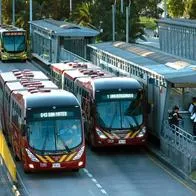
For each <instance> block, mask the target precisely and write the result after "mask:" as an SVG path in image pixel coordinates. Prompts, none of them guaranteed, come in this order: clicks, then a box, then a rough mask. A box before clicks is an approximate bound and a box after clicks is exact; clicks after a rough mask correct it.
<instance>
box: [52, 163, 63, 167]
mask: <svg viewBox="0 0 196 196" xmlns="http://www.w3.org/2000/svg"><path fill="white" fill-rule="evenodd" d="M52 167H53V168H59V167H61V164H60V163H53V164H52Z"/></svg>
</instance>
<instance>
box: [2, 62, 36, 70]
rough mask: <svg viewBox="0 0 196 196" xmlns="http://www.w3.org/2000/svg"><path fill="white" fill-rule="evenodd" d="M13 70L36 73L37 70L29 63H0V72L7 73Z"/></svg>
mask: <svg viewBox="0 0 196 196" xmlns="http://www.w3.org/2000/svg"><path fill="white" fill-rule="evenodd" d="M14 69H19V70H24V69H29V70H32V71H38V70H39V69H38V68H36V67H35V66H34V65H33V64H32V63H31V62H29V61H26V62H14V63H13V62H5V63H2V62H0V72H9V71H12V70H14Z"/></svg>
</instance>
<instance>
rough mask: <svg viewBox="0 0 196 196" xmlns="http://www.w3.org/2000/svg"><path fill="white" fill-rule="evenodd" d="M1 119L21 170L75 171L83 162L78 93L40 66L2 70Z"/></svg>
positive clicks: (82, 138) (0, 76) (0, 92)
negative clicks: (63, 86)
mask: <svg viewBox="0 0 196 196" xmlns="http://www.w3.org/2000/svg"><path fill="white" fill-rule="evenodd" d="M0 104H1V106H0V107H1V122H2V127H3V131H4V134H5V136H6V137H7V139H8V142H9V143H10V144H11V145H12V148H13V154H14V156H15V158H16V159H19V160H21V161H22V164H23V167H24V171H25V172H33V171H41V170H74V171H78V170H79V169H80V168H84V167H85V164H86V152H85V140H84V128H83V122H82V112H81V107H80V104H79V102H78V100H77V98H76V97H75V96H74V95H73V94H72V93H70V92H67V91H65V90H62V89H58V87H57V86H56V85H55V84H54V83H53V82H52V81H50V80H49V78H48V77H47V76H46V75H44V74H43V73H42V72H41V71H30V70H23V71H18V70H14V71H11V72H5V73H1V74H0Z"/></svg>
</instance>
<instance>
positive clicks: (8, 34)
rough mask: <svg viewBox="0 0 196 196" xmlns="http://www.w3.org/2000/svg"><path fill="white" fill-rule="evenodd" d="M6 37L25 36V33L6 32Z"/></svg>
mask: <svg viewBox="0 0 196 196" xmlns="http://www.w3.org/2000/svg"><path fill="white" fill-rule="evenodd" d="M4 35H6V36H11V35H25V32H21V31H18V32H17V31H15V32H5V33H4Z"/></svg>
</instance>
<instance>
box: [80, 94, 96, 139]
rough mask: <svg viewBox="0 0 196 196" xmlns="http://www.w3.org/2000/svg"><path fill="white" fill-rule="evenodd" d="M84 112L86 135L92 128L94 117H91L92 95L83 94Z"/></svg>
mask: <svg viewBox="0 0 196 196" xmlns="http://www.w3.org/2000/svg"><path fill="white" fill-rule="evenodd" d="M81 106H82V113H83V117H84V126H85V132H86V133H85V134H86V136H88V135H89V133H90V131H91V129H92V123H93V120H92V117H91V112H90V111H91V104H90V97H87V96H82V105H81Z"/></svg>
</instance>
